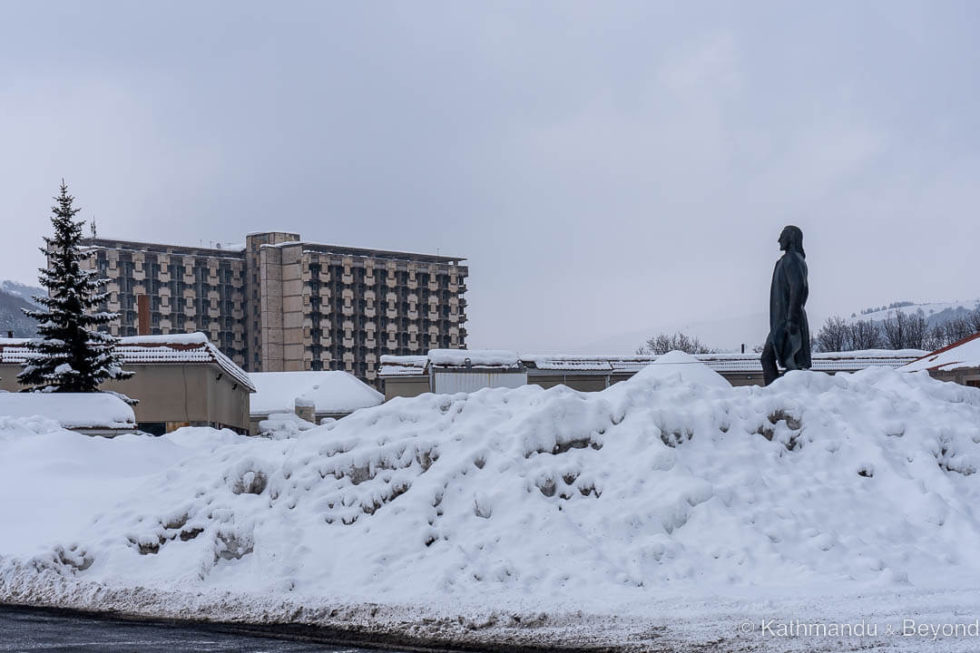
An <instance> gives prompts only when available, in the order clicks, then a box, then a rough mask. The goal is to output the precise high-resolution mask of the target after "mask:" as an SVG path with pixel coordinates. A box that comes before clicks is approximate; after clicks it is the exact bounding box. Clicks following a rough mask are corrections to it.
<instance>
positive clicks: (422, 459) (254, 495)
mask: <svg viewBox="0 0 980 653" xmlns="http://www.w3.org/2000/svg"><path fill="white" fill-rule="evenodd" d="M651 367H654V366H651ZM683 369H691V368H689V367H687V366H684V368H683ZM209 434H211V435H209ZM192 436H193V437H192ZM51 437H59V438H63V439H66V441H67V440H70V441H71V442H72V445H71V446H72V447H74V448H75V451H72V452H71V455H70V456H69V458H70V460H71V461H73V462H74V463H75V464H76V465H78V466H79V467H80V468H79V469H69V470H68V471H66V470H65V469H64V468H63V467H64V465H65V455H64V454H63V453H62V452H63V450H64V449H65V447H64V446H57V447H55V446H47V447H44V446H38V447H37V448H35V449H32V450H30V451H28V450H25V449H23V447H24V446H26V445H24V444H23V440H24V439H23V438H13V439H6V440H5V439H0V461H4V464H5V465H6V469H5V470H4V472H3V474H0V478H3V479H4V481H5V482H6V483H8V484H13V485H12V487H16V486H17V484H18V483H19V482H26V481H27V479H26V477H25V474H26V473H30V474H32V475H33V478H32V479H30V480H31V482H32V483H34V485H33V486H31V487H34V488H37V487H39V486H41V485H42V484H43V483H44V482H45V480H47V479H57V480H58V482H60V483H63V485H61V486H59V487H60V488H61V491H63V492H64V494H65V496H67V495H71V498H70V499H71V501H70V502H68V503H64V504H62V503H60V501H61V499H58V500H56V499H55V495H57V494H58V491H57V490H45V492H48V494H45V495H44V496H45V497H50V501H49V502H47V503H46V509H45V510H43V511H42V510H34V511H23V510H21V509H20V508H19V507H18V506H16V505H11V504H10V503H7V504H2V505H0V520H2V521H3V522H9V521H10V520H14V521H18V522H19V523H20V524H21V525H22V529H21V532H20V534H19V535H17V536H14V537H12V538H11V537H10V536H8V537H5V538H3V539H0V555H4V556H5V557H3V558H2V560H0V601H2V600H5V599H7V600H9V599H10V598H11V597H17V598H18V600H21V601H23V600H28V601H31V600H33V601H46V602H49V603H59V604H64V603H71V604H72V605H75V606H76V607H79V605H80V604H81V605H85V604H86V602H89V603H90V604H91V605H92V606H103V607H104V606H105V605H107V602H110V603H111V601H110V597H120V596H123V597H125V596H129V597H130V598H129V599H125V598H116V599H112V601H118V603H112V604H113V605H116V606H117V607H118V606H122V608H121V609H123V608H125V609H131V610H139V611H142V612H147V613H156V614H166V615H170V616H180V615H183V616H188V615H193V614H197V612H196V610H198V609H199V606H201V605H204V604H206V605H207V606H211V607H209V608H208V609H209V610H211V609H214V610H216V612H210V613H209V614H211V615H212V616H214V615H215V614H227V612H229V611H232V612H234V611H238V612H237V614H239V615H245V616H247V618H251V619H259V618H262V619H271V620H282V621H290V620H296V619H297V617H296V613H294V612H292V608H288V609H287V607H284V606H295V605H297V604H299V605H303V606H306V607H307V608H309V607H310V606H317V605H319V606H323V605H328V606H329V605H330V604H332V603H333V604H336V603H338V602H345V603H347V604H367V603H372V604H377V603H382V604H385V605H389V606H394V605H414V606H416V608H417V610H421V616H425V614H426V611H431V612H432V613H437V614H440V615H443V616H445V615H447V614H448V615H450V616H451V615H452V614H453V612H454V611H456V612H457V613H462V612H466V611H470V612H469V614H472V613H473V612H479V611H480V610H481V609H492V610H496V609H498V608H499V609H502V610H505V614H507V612H506V611H507V610H510V611H511V614H516V615H519V616H520V617H521V619H524V621H522V622H521V623H524V625H525V626H527V623H528V621H527V619H528V615H529V614H543V615H552V616H553V615H555V614H557V613H558V612H561V611H565V612H567V613H575V612H576V611H584V612H585V613H586V614H593V615H595V614H600V615H607V616H608V615H612V614H618V615H620V616H622V617H623V618H626V617H627V616H630V615H633V616H637V617H639V618H640V619H641V621H643V622H644V623H646V624H650V623H653V622H654V621H656V623H658V624H660V626H658V627H661V626H662V627H663V628H664V629H665V632H668V633H669V632H674V631H673V630H672V629H673V628H675V624H673V623H664V622H663V619H664V615H668V614H673V615H675V616H676V615H678V611H683V613H684V614H685V615H687V618H688V619H690V620H693V621H698V618H699V617H698V615H702V616H703V618H704V619H707V618H708V616H706V615H712V616H711V617H710V618H712V619H714V618H718V619H722V618H725V619H729V620H731V619H734V618H735V617H734V616H732V615H738V614H740V613H742V612H745V613H749V612H751V613H752V614H753V615H755V614H762V613H764V611H766V610H768V611H769V612H770V613H772V612H775V611H776V610H778V609H779V606H781V605H783V603H782V601H784V600H788V599H787V597H792V601H793V602H794V603H792V604H790V603H787V604H786V605H793V606H794V608H793V609H797V610H800V611H804V612H803V613H802V614H801V613H799V612H798V613H796V614H795V615H794V614H789V615H784V616H796V617H798V618H806V616H807V615H808V614H812V611H813V609H814V605H815V604H819V605H820V606H822V608H821V609H822V610H823V612H824V613H828V612H829V613H831V614H837V615H840V614H843V615H844V616H847V617H849V618H850V617H854V616H855V615H856V614H867V612H868V611H871V612H873V611H874V610H876V609H877V608H876V607H875V606H877V605H878V602H879V600H880V598H881V597H883V596H884V597H892V598H891V599H889V600H891V601H893V603H891V604H889V605H891V606H892V608H893V609H894V610H896V611H897V610H905V609H907V608H908V606H909V605H911V604H912V603H914V602H916V601H926V602H928V603H929V605H930V606H932V607H931V608H930V609H935V610H938V611H939V612H938V613H939V614H942V615H945V616H950V615H954V616H955V614H956V606H957V605H962V602H963V601H964V600H969V601H975V600H976V599H977V591H976V590H977V588H978V587H980V553H978V550H977V547H976V542H977V541H978V540H980V520H978V508H977V506H980V483H978V479H980V477H978V475H977V474H976V473H975V472H976V470H977V466H978V461H980V458H978V453H980V444H978V442H980V391H978V390H976V389H972V388H968V387H963V386H958V385H954V384H946V383H941V382H938V381H935V380H932V379H930V378H928V377H927V375H925V374H902V373H897V372H895V371H892V370H886V369H868V370H865V371H863V372H859V373H856V374H853V375H844V374H842V375H837V376H833V377H832V376H827V375H824V374H820V373H813V372H791V373H789V374H787V375H786V376H785V377H783V378H781V379H779V380H778V381H777V382H776V383H774V384H773V385H771V386H769V387H768V388H758V387H740V388H731V387H723V386H721V385H720V384H717V383H714V382H710V381H709V382H706V383H700V382H694V381H691V380H690V379H683V378H680V379H679V378H678V376H677V375H673V374H672V375H669V376H668V377H667V378H658V376H657V374H656V373H641V374H638V375H636V376H635V377H634V378H633V379H631V380H629V381H625V382H623V383H619V384H616V385H614V386H612V387H610V388H608V389H607V390H605V391H603V392H598V393H579V392H575V391H572V390H569V389H567V388H564V387H561V386H559V387H555V388H551V389H548V390H543V389H541V388H539V387H537V386H525V387H521V388H518V389H512V390H506V389H493V390H483V391H480V392H476V393H473V394H469V395H466V394H459V395H452V396H437V395H431V394H430V395H422V396H420V397H416V398H412V399H395V400H393V401H391V402H388V403H387V404H384V405H382V406H379V407H376V408H371V409H366V410H363V411H358V412H357V413H355V414H353V415H352V416H350V417H347V418H345V419H343V420H340V421H338V422H336V423H334V424H331V425H328V426H324V427H318V428H315V429H313V430H310V431H307V432H306V433H305V434H304V437H302V438H299V439H289V440H268V439H262V438H231V439H222V438H221V437H220V434H216V433H214V432H212V431H209V430H208V429H185V430H184V432H178V433H177V434H171V435H168V436H164V437H162V438H157V439H150V438H143V439H140V438H131V437H127V438H124V439H122V440H117V441H114V442H105V441H103V442H101V443H100V444H101V445H103V446H105V445H114V444H116V443H122V444H124V445H125V446H126V447H129V448H130V449H128V450H127V449H122V450H121V451H123V453H124V454H126V455H130V453H131V452H135V451H136V450H142V451H144V452H145V455H144V456H143V458H142V460H144V461H158V462H154V463H152V467H153V469H147V466H150V465H151V463H149V462H144V463H143V466H142V467H139V466H137V467H136V468H135V469H134V468H131V467H130V466H129V465H126V464H118V465H112V464H108V463H103V466H102V467H100V468H99V471H100V472H101V473H102V475H101V477H100V478H102V480H101V481H99V482H98V483H96V482H95V480H94V478H93V477H92V476H88V475H87V474H89V473H91V472H90V471H89V470H87V469H81V468H84V467H85V465H86V464H87V463H88V462H89V461H97V460H99V459H100V458H101V459H105V457H106V456H107V455H108V454H107V452H108V451H111V449H104V448H98V449H96V448H93V447H92V441H89V440H86V439H82V438H79V437H78V436H73V435H71V434H67V435H66V434H64V433H59V434H56V435H53V436H51ZM72 438H74V439H72ZM192 442H193V445H192V444H191V443H192ZM18 443H20V444H18ZM14 445H16V446H14ZM191 446H193V447H196V449H195V450H194V452H193V455H190V452H187V451H186V450H187V449H188V448H190V447H191ZM161 452H163V453H165V454H166V455H159V454H160V453H161ZM120 455H123V454H120ZM134 458H135V456H134ZM27 460H30V461H32V462H31V465H32V466H33V467H32V469H31V470H30V471H29V472H22V471H21V469H20V465H19V464H18V462H16V461H27ZM8 461H10V462H8ZM141 472H142V473H143V474H144V478H143V482H142V483H141V484H139V485H138V487H136V486H135V484H134V486H132V487H130V488H129V489H128V490H127V491H125V492H121V491H120V492H109V491H106V492H104V493H103V492H102V491H101V490H97V489H96V487H95V486H98V485H99V484H101V483H115V482H118V483H120V484H122V483H124V482H128V481H124V478H128V479H130V480H132V475H133V474H137V473H141ZM85 494H88V495H89V496H88V497H87V499H86V500H85V503H84V504H83V505H80V503H81V501H82V500H81V498H79V497H80V495H85ZM7 496H9V494H7ZM12 510H13V511H14V513H13V514H11V511H12ZM85 515H88V518H87V519H86V518H84V516H85ZM39 521H44V522H45V523H46V524H47V526H46V528H45V529H43V532H40V533H34V532H32V531H31V529H30V528H29V525H30V524H32V523H36V522H39ZM86 522H87V523H86ZM57 525H60V528H59V527H57ZM12 545H14V546H15V548H14V549H12V548H11V546H12ZM29 545H30V546H29ZM31 552H32V553H31ZM10 554H17V555H14V556H12V555H10ZM53 587H54V588H55V589H52V588H53ZM96 587H97V588H102V589H99V590H97V591H96V590H93V589H91V588H96ZM58 588H60V589H58ZM73 588H74V589H73ZM86 588H89V589H86ZM137 588H138V590H137ZM175 588H180V592H179V593H178V592H175ZM110 590H111V591H110ZM113 592H115V593H113ZM126 592H129V594H126ZM956 592H959V594H956ZM195 593H196V594H197V596H195ZM229 593H230V594H229ZM861 595H863V596H867V597H873V598H870V599H867V600H866V602H865V603H863V604H861V603H854V601H857V600H858V599H855V598H854V597H857V596H861ZM923 596H930V597H933V598H931V599H928V600H926V599H922V598H921V597H923ZM937 596H938V597H940V598H939V599H938V600H937V599H935V597H937ZM964 596H965V597H967V598H966V599H964V598H963V597H964ZM133 597H136V598H133ZM202 597H204V598H202ZM207 597H210V598H207ZM233 597H237V598H233ZM848 597H849V598H848ZM895 597H913V598H911V599H908V600H909V603H907V604H902V603H900V602H899V599H897V598H895ZM916 597H918V598H916ZM205 599H206V600H205ZM845 599H848V600H851V601H852V602H851V603H848V602H847V601H846V600H845ZM126 600H129V601H130V602H129V603H126V602H125V601H126ZM277 602H278V603H277ZM814 602H816V603H814ZM916 605H919V607H921V604H916ZM936 605H939V606H940V607H935V606H936ZM971 605H972V604H971ZM134 606H135V607H134ZM214 606H218V607H214ZM221 606H224V607H221ZM419 606H421V607H419ZM480 606H483V607H480ZM486 606H490V608H486ZM501 606H503V607H501ZM678 606H681V607H678ZM719 606H723V608H719ZM828 606H830V607H828ZM855 606H857V607H855ZM896 606H897V607H896ZM720 609H723V610H724V612H725V615H727V616H726V617H719V616H718V610H720ZM806 610H810V611H811V612H809V613H807V612H805V611H806ZM222 611H223V612H222ZM862 611H863V612H862ZM328 612H329V610H326V611H324V612H323V613H322V614H320V613H318V614H320V617H310V618H311V619H314V618H316V619H320V618H322V619H324V620H328V621H329V617H328V616H323V615H326V614H327V613H328ZM311 614H312V613H311ZM415 614H416V617H415V618H413V619H415V620H416V621H419V622H421V616H420V615H419V613H418V612H416V613H415ZM889 614H892V613H889ZM404 616H405V615H404V614H402V615H401V617H400V618H404ZM393 619H395V618H394V617H393ZM494 619H495V620H497V619H498V618H497V617H494ZM501 619H502V617H501ZM508 619H509V618H508ZM395 620H396V621H397V619H395ZM546 620H547V619H546ZM518 621H520V619H519V620H518ZM460 623H462V621H461V622H460ZM493 623H498V621H493V622H492V623H491V625H493ZM500 623H502V622H500ZM507 623H510V621H507ZM552 623H554V622H552ZM610 623H611V622H610ZM688 625H689V626H690V623H689V624H688ZM734 625H737V624H734ZM734 625H733V627H732V629H731V630H725V633H726V635H725V636H726V637H732V636H734V632H735V631H734ZM486 628H490V626H486ZM725 628H726V629H727V628H728V626H727V625H726V626H725ZM491 630H492V629H491ZM647 630H649V628H647ZM695 630H697V629H696V628H695V629H693V630H692V631H691V632H694V631H695ZM481 632H482V631H481ZM486 632H491V631H490V630H488V631H486ZM494 632H496V631H494ZM677 632H680V631H677ZM684 632H687V631H684ZM698 632H701V631H698ZM703 634H704V633H703V632H702V633H701V635H698V634H696V633H695V634H694V635H691V636H692V637H701V636H702V635H703ZM927 643H928V642H927ZM973 643H974V644H975V642H973ZM776 644H779V645H780V647H781V650H787V648H789V647H788V645H785V642H784V641H778V642H776ZM831 646H832V647H831V649H829V650H833V645H832V644H831ZM814 648H815V647H812V646H811V647H806V648H805V649H804V650H813V649H814ZM963 650H970V649H963Z"/></svg>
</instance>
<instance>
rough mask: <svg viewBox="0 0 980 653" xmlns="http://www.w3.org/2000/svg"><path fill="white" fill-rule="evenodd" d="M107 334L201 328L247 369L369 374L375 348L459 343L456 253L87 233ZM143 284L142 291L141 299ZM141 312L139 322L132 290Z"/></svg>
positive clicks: (268, 235) (272, 238)
mask: <svg viewBox="0 0 980 653" xmlns="http://www.w3.org/2000/svg"><path fill="white" fill-rule="evenodd" d="M83 244H84V245H85V246H86V247H87V248H88V249H90V250H91V251H92V252H93V253H94V256H92V257H91V258H90V259H89V262H88V264H89V266H91V267H92V268H93V269H97V270H98V271H99V274H100V276H103V277H105V278H107V279H108V280H109V285H108V291H109V297H108V300H107V302H106V306H105V309H107V310H110V311H115V312H118V313H120V319H119V321H118V323H115V324H113V325H111V331H112V333H113V334H114V335H119V336H132V335H136V334H137V333H140V332H149V333H153V334H161V335H167V334H173V333H191V332H195V331H201V332H203V333H205V334H207V335H208V336H209V337H210V339H211V340H212V342H215V343H217V345H218V346H219V347H220V348H221V350H222V351H223V352H225V353H226V354H227V355H228V356H229V357H230V358H231V359H232V360H234V361H235V362H236V363H237V364H239V365H241V366H242V367H244V368H245V369H247V370H250V371H253V372H259V371H261V372H280V371H296V370H343V371H346V372H350V373H352V374H355V375H356V376H358V377H360V378H362V379H365V380H368V381H372V382H373V381H375V380H376V379H377V376H378V368H379V366H380V365H379V361H380V357H381V355H382V354H396V355H412V354H424V353H425V352H426V351H428V350H429V349H436V348H451V349H460V348H463V347H465V344H466V328H465V326H464V324H465V322H466V310H465V309H466V300H465V299H464V298H463V294H464V293H465V291H466V276H467V273H468V269H467V267H466V266H464V265H462V262H463V261H464V260H465V259H461V258H458V257H450V256H433V255H429V254H412V253H407V252H393V251H383V250H375V249H359V248H353V247H338V246H334V245H322V244H316V243H307V242H303V241H302V240H300V236H299V234H294V233H285V232H265V233H255V234H249V235H248V236H246V240H245V244H244V245H243V246H238V247H232V248H204V247H182V246H176V245H162V244H153V243H139V242H129V241H119V240H109V239H103V238H89V239H86V240H84V241H83ZM141 295H144V296H146V299H139V298H140V296H141ZM141 301H142V302H143V303H144V307H143V308H144V310H143V311H142V315H143V319H144V321H145V322H146V323H145V324H144V325H143V329H142V330H141V329H140V324H139V322H140V315H141V311H140V306H139V304H140V302H141Z"/></svg>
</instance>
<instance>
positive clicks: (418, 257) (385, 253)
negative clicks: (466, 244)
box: [266, 241, 466, 264]
mask: <svg viewBox="0 0 980 653" xmlns="http://www.w3.org/2000/svg"><path fill="white" fill-rule="evenodd" d="M291 245H292V246H302V247H303V249H308V250H311V251H314V252H318V253H322V254H339V255H341V256H343V255H344V254H350V255H353V256H367V257H376V258H400V259H405V260H408V261H426V262H429V263H457V264H458V263H459V262H460V261H465V260H466V259H465V258H462V257H460V256H437V255H435V254H418V253H416V252H399V251H394V250H387V249H373V248H368V247H346V246H343V245H327V244H323V243H307V242H304V241H300V242H293V243H278V244H276V245H266V247H289V246H291Z"/></svg>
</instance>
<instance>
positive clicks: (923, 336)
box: [882, 310, 929, 349]
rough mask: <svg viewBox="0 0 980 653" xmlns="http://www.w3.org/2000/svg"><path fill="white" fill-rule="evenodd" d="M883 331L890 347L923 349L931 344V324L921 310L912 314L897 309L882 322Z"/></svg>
mask: <svg viewBox="0 0 980 653" xmlns="http://www.w3.org/2000/svg"><path fill="white" fill-rule="evenodd" d="M882 331H883V333H884V336H885V343H886V344H887V345H888V348H889V349H922V348H923V347H926V346H927V345H928V344H929V343H928V340H929V324H928V323H927V322H926V316H925V314H924V313H923V312H922V311H921V310H918V311H916V312H915V313H913V314H911V315H909V314H906V313H903V312H901V311H896V312H895V317H893V318H889V319H888V320H885V321H884V322H883V323H882Z"/></svg>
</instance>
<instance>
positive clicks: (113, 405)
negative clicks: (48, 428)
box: [0, 392, 136, 429]
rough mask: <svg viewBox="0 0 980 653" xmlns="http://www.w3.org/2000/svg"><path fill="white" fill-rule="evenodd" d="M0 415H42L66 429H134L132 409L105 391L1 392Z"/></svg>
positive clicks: (134, 422)
mask: <svg viewBox="0 0 980 653" xmlns="http://www.w3.org/2000/svg"><path fill="white" fill-rule="evenodd" d="M0 416H2V417H34V416H41V417H46V418H48V419H53V420H54V421H56V422H58V424H60V425H61V426H62V427H63V428H66V429H75V428H88V429H135V428H136V418H135V417H134V416H133V409H132V408H130V407H129V406H128V405H127V404H126V402H124V401H123V400H122V399H120V398H119V397H117V396H116V395H114V394H112V393H108V392H78V393H76V392H0Z"/></svg>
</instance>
